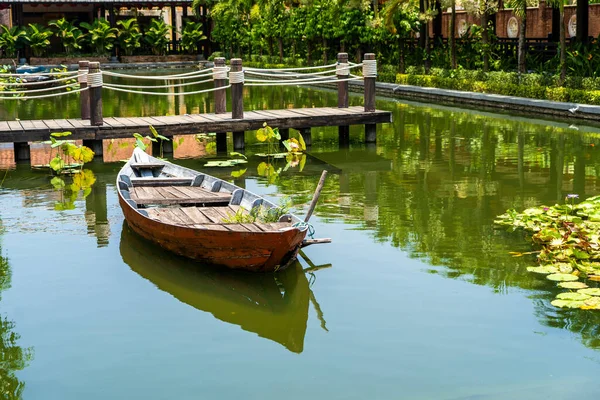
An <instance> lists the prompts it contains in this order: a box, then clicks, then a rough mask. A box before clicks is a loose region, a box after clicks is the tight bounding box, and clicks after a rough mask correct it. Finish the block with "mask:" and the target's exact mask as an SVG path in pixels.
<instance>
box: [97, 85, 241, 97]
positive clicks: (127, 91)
mask: <svg viewBox="0 0 600 400" xmlns="http://www.w3.org/2000/svg"><path fill="white" fill-rule="evenodd" d="M103 87H104V88H105V89H109V90H114V91H116V92H123V93H133V94H147V95H152V96H179V95H184V96H185V95H188V94H200V93H208V92H214V91H215V90H223V89H227V88H230V87H231V85H227V86H222V87H217V88H210V89H204V90H196V91H194V92H180V93H169V92H144V91H138V90H129V89H121V88H118V87H114V86H112V85H111V84H110V83H105V84H104V86H103Z"/></svg>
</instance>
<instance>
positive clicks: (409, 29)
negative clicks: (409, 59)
mask: <svg viewBox="0 0 600 400" xmlns="http://www.w3.org/2000/svg"><path fill="white" fill-rule="evenodd" d="M417 10H418V8H417V4H416V1H415V0H390V1H388V2H387V3H385V6H384V8H383V10H382V12H381V13H382V15H383V24H384V26H385V27H386V28H387V29H388V30H389V31H390V32H391V33H392V34H394V35H396V38H397V39H398V52H399V70H400V73H404V72H405V67H406V65H405V48H404V47H405V46H404V40H405V39H406V38H408V37H409V35H410V34H411V33H415V32H417V31H418V29H419V27H420V25H421V21H420V20H419V13H418V12H417Z"/></svg>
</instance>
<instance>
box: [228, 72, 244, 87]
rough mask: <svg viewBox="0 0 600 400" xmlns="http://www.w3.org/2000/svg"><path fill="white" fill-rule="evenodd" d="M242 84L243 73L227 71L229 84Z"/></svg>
mask: <svg viewBox="0 0 600 400" xmlns="http://www.w3.org/2000/svg"><path fill="white" fill-rule="evenodd" d="M235 83H244V71H229V84H235Z"/></svg>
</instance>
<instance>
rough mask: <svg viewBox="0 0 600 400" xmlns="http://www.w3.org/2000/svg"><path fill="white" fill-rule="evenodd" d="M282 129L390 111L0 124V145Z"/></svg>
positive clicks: (386, 118) (364, 120) (357, 120)
mask: <svg viewBox="0 0 600 400" xmlns="http://www.w3.org/2000/svg"><path fill="white" fill-rule="evenodd" d="M265 122H266V123H267V124H269V125H270V126H272V127H278V128H279V129H280V130H281V129H289V128H293V129H298V130H300V131H301V132H303V134H306V132H305V130H306V129H309V128H313V127H320V126H342V125H358V124H379V123H386V122H391V113H390V112H388V111H375V112H365V111H364V109H363V107H348V108H335V107H320V108H302V109H284V110H268V111H267V110H265V111H246V112H245V113H244V118H243V119H232V118H231V113H225V114H194V115H175V116H166V117H133V118H121V117H116V118H104V123H103V125H102V126H93V125H91V124H90V121H89V120H82V119H51V120H34V121H0V143H15V142H36V141H42V140H48V138H49V137H50V134H51V133H52V132H63V131H70V132H72V135H71V136H70V137H69V139H74V140H77V139H83V140H102V139H115V138H130V137H132V135H133V133H143V134H147V133H148V126H149V125H152V126H154V128H156V130H157V131H158V132H159V133H160V134H162V135H164V136H173V135H182V134H196V133H207V132H238V131H249V130H255V129H259V128H261V127H262V126H263V123H265Z"/></svg>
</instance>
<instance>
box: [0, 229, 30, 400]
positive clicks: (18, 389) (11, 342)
mask: <svg viewBox="0 0 600 400" xmlns="http://www.w3.org/2000/svg"><path fill="white" fill-rule="evenodd" d="M2 229H3V227H2V219H0V305H1V302H2V292H3V291H4V290H6V289H8V288H9V287H10V280H11V274H12V273H11V269H10V265H9V264H8V261H9V260H8V258H7V257H5V256H4V254H3V252H2V241H1V239H2V238H1V235H2ZM0 308H1V307H0ZM14 329H15V323H14V322H12V321H11V320H9V319H8V317H7V316H4V315H1V314H0V397H1V398H2V399H7V400H8V399H11V400H12V399H20V398H21V396H22V394H23V389H24V388H25V383H24V382H22V381H20V380H19V379H18V378H17V377H16V375H15V373H16V372H17V371H20V370H22V369H23V368H25V367H26V366H27V365H28V363H29V362H30V361H31V360H32V359H33V350H32V349H31V348H25V349H24V348H22V347H21V346H19V345H18V342H19V339H20V335H19V334H18V333H17V332H15V330H14Z"/></svg>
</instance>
